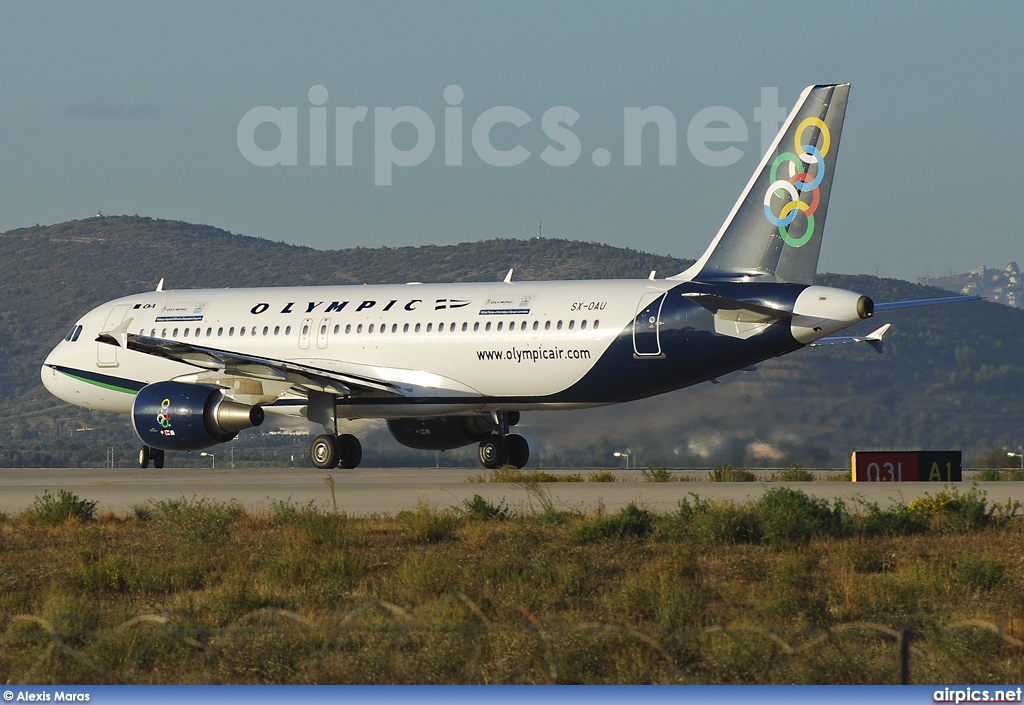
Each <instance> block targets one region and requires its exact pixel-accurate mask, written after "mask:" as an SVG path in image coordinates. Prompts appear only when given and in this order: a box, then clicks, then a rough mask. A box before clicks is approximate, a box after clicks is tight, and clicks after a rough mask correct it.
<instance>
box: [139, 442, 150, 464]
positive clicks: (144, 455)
mask: <svg viewBox="0 0 1024 705" xmlns="http://www.w3.org/2000/svg"><path fill="white" fill-rule="evenodd" d="M139 467H140V468H141V469H143V470H145V469H146V468H148V467H149V446H142V449H141V450H139Z"/></svg>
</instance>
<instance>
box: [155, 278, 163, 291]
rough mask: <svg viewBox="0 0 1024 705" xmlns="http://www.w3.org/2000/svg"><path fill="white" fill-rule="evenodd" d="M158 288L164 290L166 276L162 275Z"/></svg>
mask: <svg viewBox="0 0 1024 705" xmlns="http://www.w3.org/2000/svg"><path fill="white" fill-rule="evenodd" d="M156 290H157V291H163V290H164V278H163V277H160V283H159V284H157V285H156Z"/></svg>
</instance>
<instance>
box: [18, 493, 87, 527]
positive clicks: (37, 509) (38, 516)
mask: <svg viewBox="0 0 1024 705" xmlns="http://www.w3.org/2000/svg"><path fill="white" fill-rule="evenodd" d="M25 517H26V518H27V519H29V520H31V521H36V522H39V523H40V524H46V525H48V526H58V525H60V524H63V523H65V522H67V521H70V520H71V519H77V520H79V521H92V520H93V519H94V518H95V517H96V502H93V501H90V500H87V499H81V498H79V496H78V495H76V494H74V493H73V492H68V491H67V490H57V496H56V497H54V496H53V495H52V494H50V491H49V490H44V491H43V495H42V496H41V497H40V496H38V495H36V498H35V499H34V500H32V504H30V505H29V507H28V509H26V510H25Z"/></svg>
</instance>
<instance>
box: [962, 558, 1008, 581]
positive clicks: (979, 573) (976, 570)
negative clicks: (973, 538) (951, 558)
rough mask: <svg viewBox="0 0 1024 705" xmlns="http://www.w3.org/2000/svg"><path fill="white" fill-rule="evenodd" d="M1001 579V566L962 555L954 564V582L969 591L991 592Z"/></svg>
mask: <svg viewBox="0 0 1024 705" xmlns="http://www.w3.org/2000/svg"><path fill="white" fill-rule="evenodd" d="M1002 578H1003V564H1002V563H1000V562H999V561H996V560H992V559H990V558H984V557H981V556H976V555H974V554H973V553H964V554H963V555H962V556H960V560H958V561H957V564H956V582H958V583H959V584H961V585H963V586H964V587H967V588H969V589H971V590H991V589H992V588H994V587H995V586H996V584H997V583H999V581H1000V580H1002Z"/></svg>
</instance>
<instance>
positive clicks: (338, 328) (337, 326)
mask: <svg viewBox="0 0 1024 705" xmlns="http://www.w3.org/2000/svg"><path fill="white" fill-rule="evenodd" d="M340 330H341V326H340V325H338V324H335V325H334V334H335V335H337V334H338V331H340Z"/></svg>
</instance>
